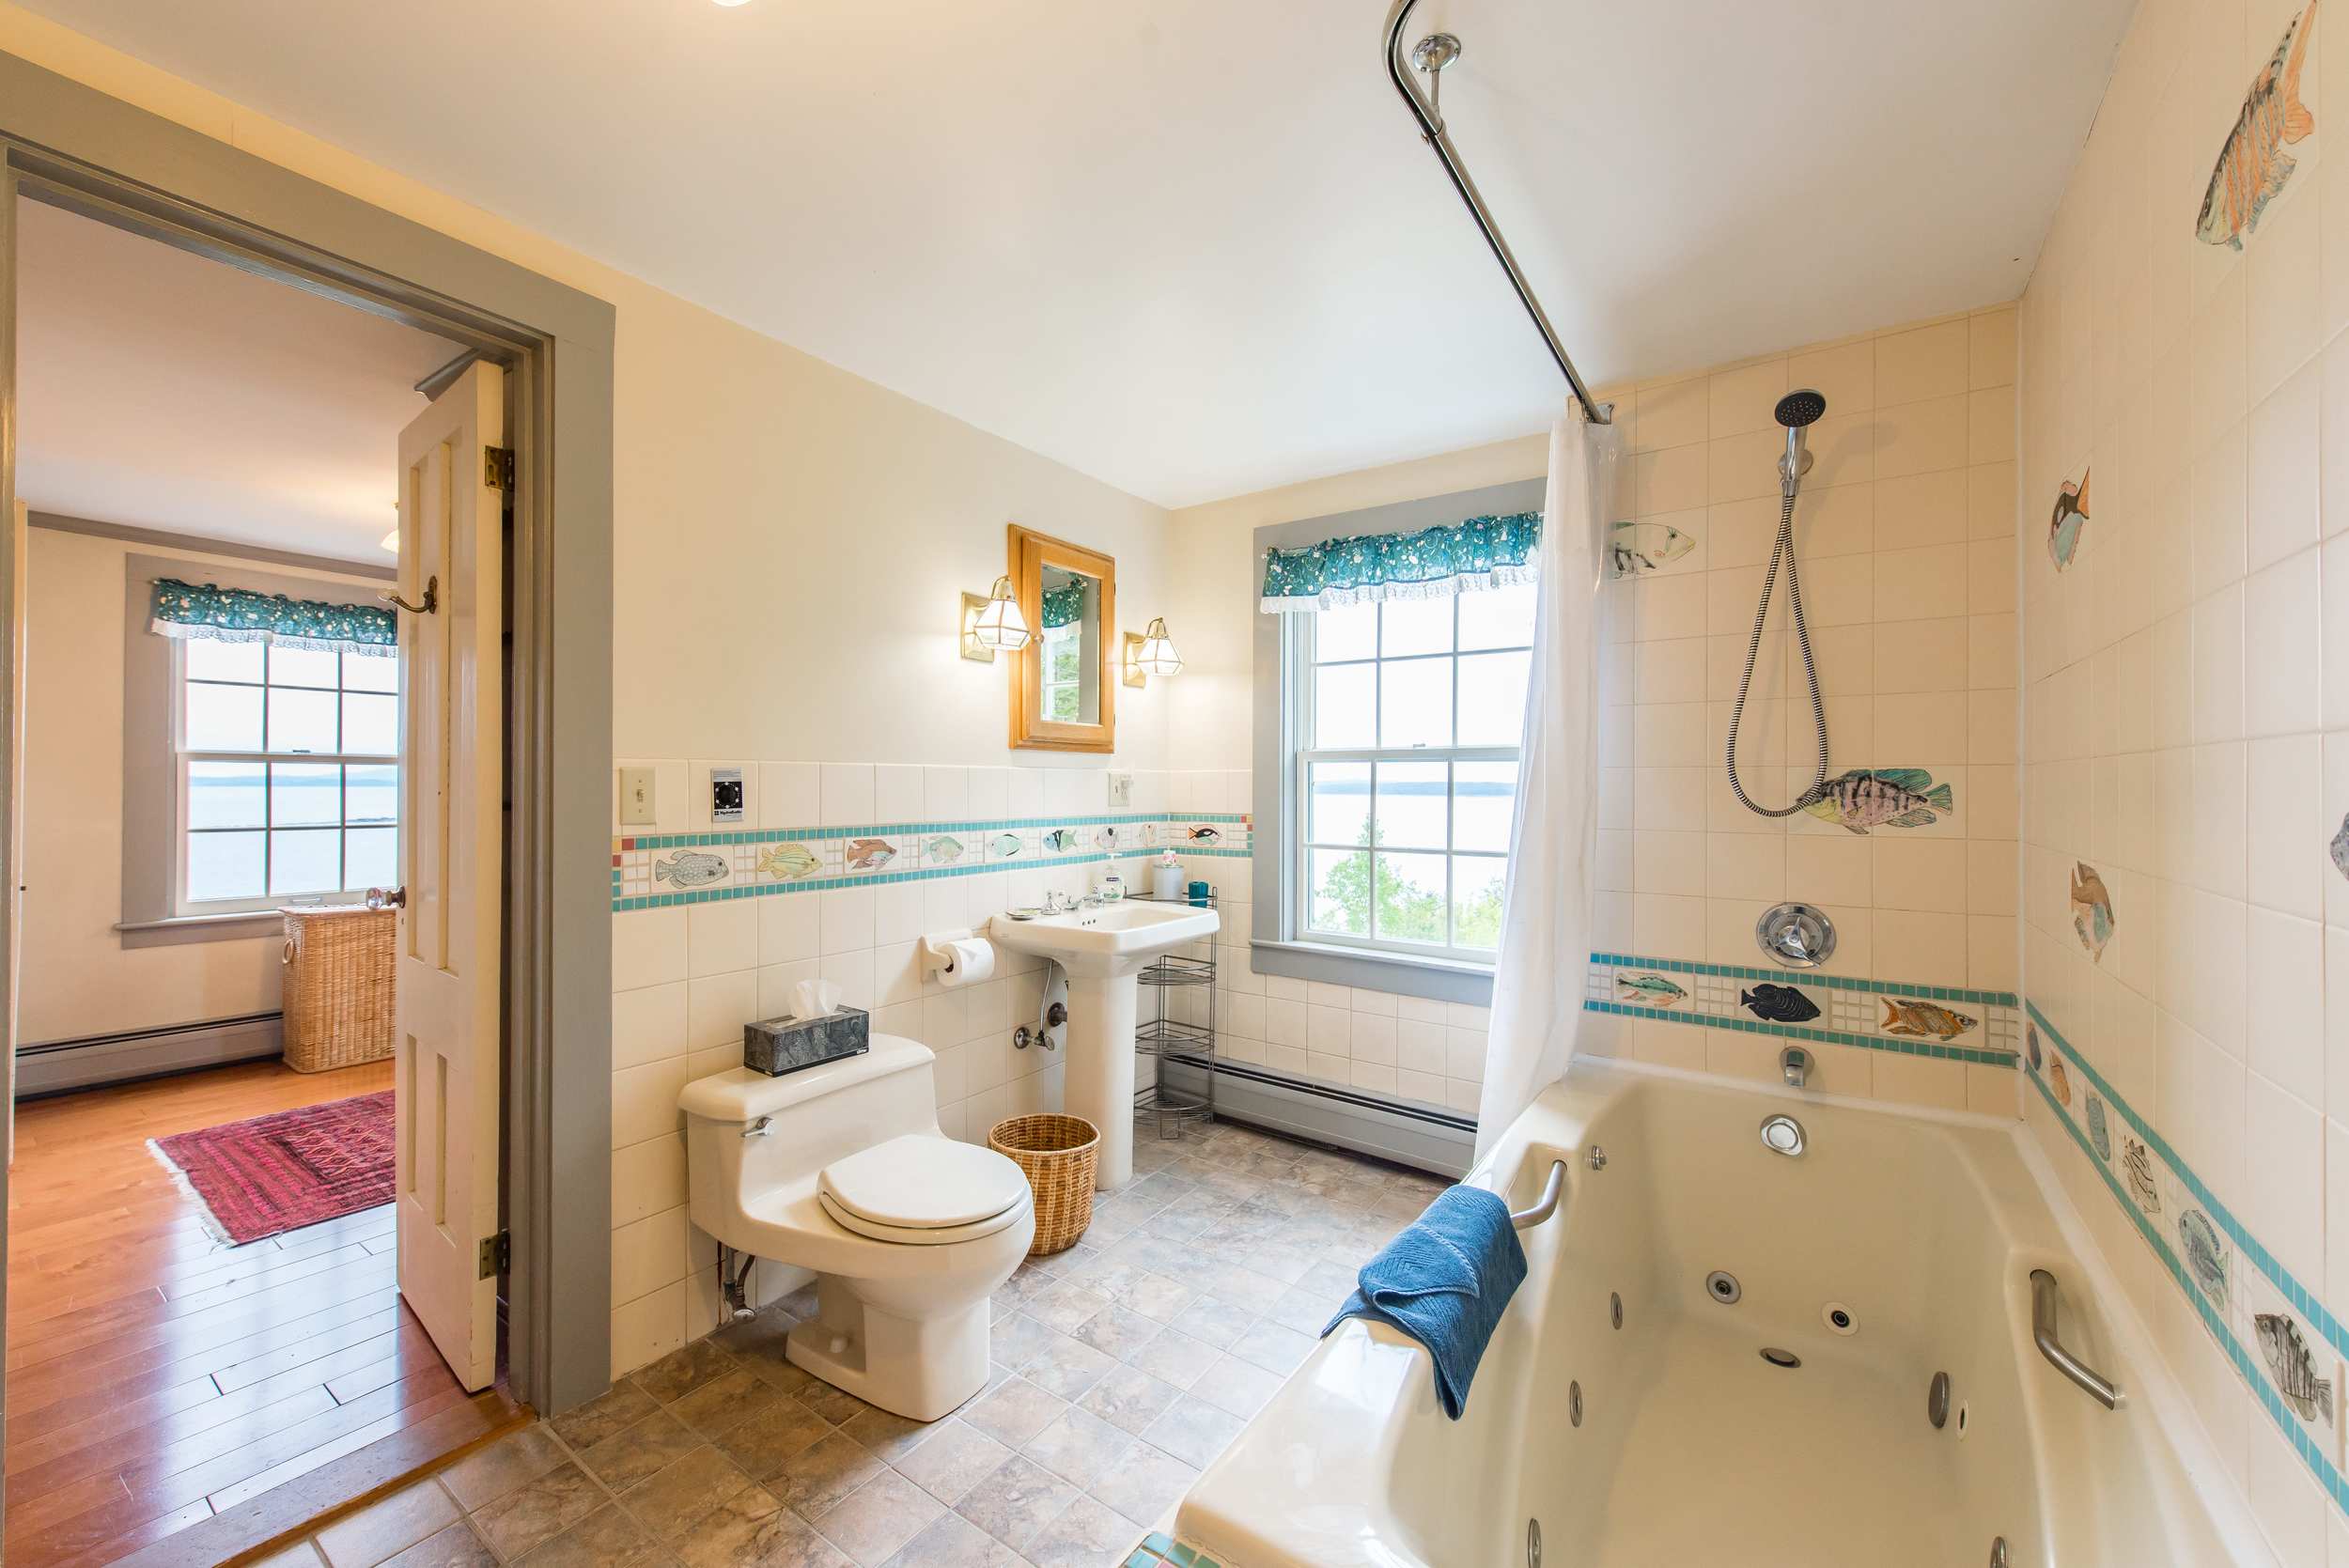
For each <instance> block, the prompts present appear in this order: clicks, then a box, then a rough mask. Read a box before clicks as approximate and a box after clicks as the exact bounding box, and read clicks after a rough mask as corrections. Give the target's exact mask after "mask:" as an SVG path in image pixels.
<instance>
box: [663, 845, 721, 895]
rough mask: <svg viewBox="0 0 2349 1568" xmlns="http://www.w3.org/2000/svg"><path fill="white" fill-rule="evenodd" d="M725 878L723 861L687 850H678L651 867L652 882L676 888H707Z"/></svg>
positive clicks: (713, 856)
mask: <svg viewBox="0 0 2349 1568" xmlns="http://www.w3.org/2000/svg"><path fill="white" fill-rule="evenodd" d="M725 877H726V862H724V861H723V860H721V859H719V858H718V857H717V856H715V855H705V854H701V853H699V852H698V851H695V850H689V849H680V850H678V851H677V853H676V854H674V855H672V856H670V857H669V858H668V859H667V860H665V861H655V862H653V867H652V879H653V880H654V881H656V882H666V883H668V884H669V885H670V886H672V887H678V888H701V887H708V885H709V884H710V883H712V882H723V881H724V880H725Z"/></svg>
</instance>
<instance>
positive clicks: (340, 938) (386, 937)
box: [278, 904, 399, 1073]
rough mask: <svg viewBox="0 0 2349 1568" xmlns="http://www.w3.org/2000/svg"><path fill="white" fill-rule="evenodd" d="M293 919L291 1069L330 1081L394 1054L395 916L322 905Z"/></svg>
mask: <svg viewBox="0 0 2349 1568" xmlns="http://www.w3.org/2000/svg"><path fill="white" fill-rule="evenodd" d="M278 913H280V914H282V915H284V916H285V917H286V994H285V1002H284V1006H285V1012H286V1065H287V1066H288V1067H291V1068H292V1069H293V1070H294V1071H295V1072H298V1073H322V1072H325V1071H326V1070H327V1069H328V1068H330V1067H350V1066H354V1065H356V1064H357V1063H362V1062H381V1061H382V1060H383V1059H384V1058H385V1057H387V1056H389V1055H391V1054H392V951H393V948H394V946H395V937H394V933H395V932H396V931H397V929H398V926H399V914H398V911H397V910H395V909H370V908H366V907H365V906H363V905H358V904H320V905H317V906H315V907H311V906H304V907H303V908H298V909H294V908H288V909H280V910H279V911H278Z"/></svg>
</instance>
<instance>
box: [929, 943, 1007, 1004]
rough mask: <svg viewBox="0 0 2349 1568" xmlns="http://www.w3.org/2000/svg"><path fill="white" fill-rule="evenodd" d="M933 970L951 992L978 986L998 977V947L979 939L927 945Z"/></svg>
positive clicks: (940, 981) (939, 981)
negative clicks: (995, 974)
mask: <svg viewBox="0 0 2349 1568" xmlns="http://www.w3.org/2000/svg"><path fill="white" fill-rule="evenodd" d="M922 945H923V946H924V947H926V948H927V949H928V950H929V955H930V964H931V967H932V968H934V969H935V970H938V983H939V984H940V985H941V986H945V987H946V988H947V989H948V990H950V991H951V990H953V989H954V988H955V987H956V986H975V985H977V984H978V983H979V982H980V981H982V980H986V979H989V978H991V977H992V976H993V975H994V973H995V944H994V943H992V942H990V941H988V940H987V939H984V938H980V937H963V938H959V939H956V940H953V941H926V942H924V943H923V944H922Z"/></svg>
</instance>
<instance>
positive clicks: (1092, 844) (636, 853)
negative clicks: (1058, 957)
mask: <svg viewBox="0 0 2349 1568" xmlns="http://www.w3.org/2000/svg"><path fill="white" fill-rule="evenodd" d="M1252 842H1253V835H1252V831H1251V827H1250V822H1249V818H1248V817H1247V815H1244V814H1234V813H1222V812H1190V813H1182V812H1122V813H1114V814H1108V815H1081V816H1065V817H1053V816H1034V817H996V818H990V819H986V820H972V821H940V822H880V823H870V824H859V825H854V826H849V827H831V828H821V827H817V828H744V829H735V828H729V829H712V830H709V831H701V832H691V833H630V834H622V835H620V836H619V837H616V838H614V840H613V841H612V909H613V912H614V914H617V913H621V912H624V911H626V910H630V909H655V908H666V907H668V906H671V905H677V904H705V903H714V902H716V901H717V900H720V899H725V898H753V897H758V896H761V895H765V894H770V893H812V892H820V891H822V890H825V889H829V888H853V887H864V886H869V885H871V884H874V883H879V882H904V881H913V880H922V879H927V878H932V877H973V876H978V875H980V874H982V873H985V872H990V871H1018V870H1024V869H1026V868H1028V867H1030V866H1035V867H1045V866H1065V865H1084V864H1088V863H1092V862H1100V861H1109V860H1115V859H1119V858H1122V857H1128V856H1154V855H1156V854H1158V853H1159V851H1161V850H1165V849H1173V850H1174V851H1175V853H1176V854H1177V855H1180V856H1182V857H1183V858H1184V859H1185V860H1186V861H1190V860H1193V859H1200V858H1206V859H1225V860H1243V859H1246V858H1247V857H1248V856H1250V855H1252V853H1254V850H1253V848H1252Z"/></svg>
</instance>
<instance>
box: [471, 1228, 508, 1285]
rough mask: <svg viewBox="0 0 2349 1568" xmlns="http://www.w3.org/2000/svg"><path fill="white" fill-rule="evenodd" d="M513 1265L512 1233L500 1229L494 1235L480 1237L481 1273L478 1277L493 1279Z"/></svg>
mask: <svg viewBox="0 0 2349 1568" xmlns="http://www.w3.org/2000/svg"><path fill="white" fill-rule="evenodd" d="M513 1266H514V1237H513V1234H512V1233H510V1232H506V1231H500V1232H499V1233H498V1234H495V1235H485V1236H483V1237H482V1238H481V1273H480V1275H479V1276H478V1278H480V1279H484V1280H494V1279H496V1278H497V1277H498V1276H499V1275H501V1274H503V1273H505V1272H506V1270H507V1269H509V1268H511V1267H513Z"/></svg>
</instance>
